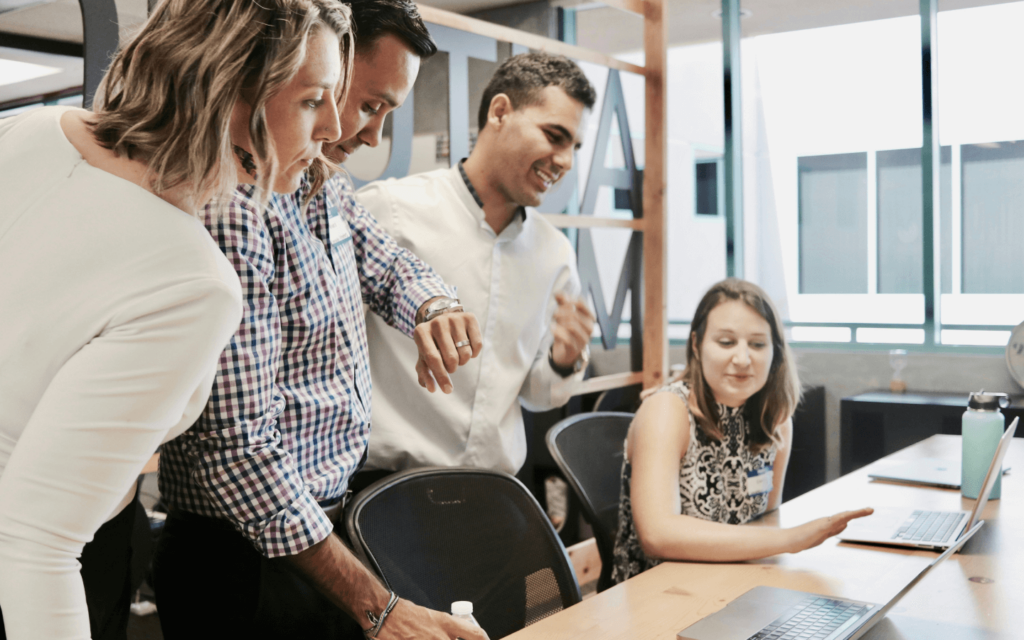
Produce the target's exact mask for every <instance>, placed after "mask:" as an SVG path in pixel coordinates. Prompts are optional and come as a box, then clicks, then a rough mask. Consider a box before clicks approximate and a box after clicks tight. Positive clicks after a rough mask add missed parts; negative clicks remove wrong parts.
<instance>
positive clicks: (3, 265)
mask: <svg viewBox="0 0 1024 640" xmlns="http://www.w3.org/2000/svg"><path fill="white" fill-rule="evenodd" d="M351 50H352V35H351V32H350V28H349V12H348V9H347V8H346V7H345V6H344V5H342V4H341V3H340V2H337V1H336V0H260V2H258V3H257V2H249V1H232V0H165V1H164V2H162V3H161V4H160V6H159V7H157V9H156V10H155V11H154V13H153V15H152V16H151V17H150V19H149V21H148V22H147V23H146V25H145V26H144V27H143V29H142V30H141V31H140V32H139V34H138V35H137V36H135V37H134V38H133V39H132V40H131V41H130V42H128V43H127V45H126V46H125V47H124V48H123V49H122V50H120V51H119V52H118V54H117V56H116V57H115V58H114V60H113V62H112V64H111V68H110V70H109V71H108V74H107V76H106V78H105V79H104V82H103V84H102V85H101V87H100V90H99V91H98V98H97V105H98V106H97V107H96V109H95V111H94V112H89V111H84V110H80V109H68V108H58V107H51V108H42V109H38V110H35V111H32V112H29V113H27V114H23V115H21V116H18V117H15V118H10V119H7V120H2V121H0V202H2V203H3V204H2V206H0V611H2V616H3V618H2V619H3V624H2V625H0V638H3V637H4V636H5V634H6V637H7V638H10V639H12V640H14V639H18V640H22V639H30V638H31V639H39V638H46V639H47V640H62V639H70V638H89V637H90V635H93V636H94V637H97V638H99V637H103V638H116V637H120V638H124V628H125V625H126V623H127V602H120V600H123V598H122V597H121V596H122V595H124V584H125V582H124V581H125V580H127V579H128V578H127V575H124V576H123V578H124V579H123V580H121V579H120V578H119V577H118V576H114V577H113V579H110V578H111V576H110V575H109V574H110V572H111V571H114V570H115V569H116V570H117V571H122V572H123V569H124V568H126V567H127V561H126V557H130V549H129V546H128V540H127V539H124V540H123V544H122V543H121V541H120V540H117V539H112V538H111V539H104V540H103V542H104V545H103V546H104V548H111V547H113V548H114V549H117V550H118V551H117V552H115V553H111V554H110V556H109V557H107V558H103V559H102V560H101V562H102V563H103V564H102V566H101V567H100V570H99V571H98V573H100V574H107V575H106V576H105V578H106V579H105V581H104V583H105V584H104V585H103V586H98V587H95V588H94V585H91V584H85V585H83V580H82V577H81V574H80V571H79V562H78V557H79V555H80V554H81V553H82V550H83V547H84V546H85V545H86V543H89V542H90V541H91V540H93V537H94V535H96V534H97V530H99V535H100V536H101V537H102V536H108V537H109V536H111V535H114V536H117V535H122V536H123V535H124V532H125V531H130V526H128V527H120V528H119V529H118V530H117V531H120V533H118V532H117V531H114V533H110V531H108V530H106V529H102V528H101V526H104V523H108V524H109V523H113V522H115V521H116V519H117V518H118V517H121V518H122V519H123V518H125V514H126V513H127V514H128V515H130V513H129V508H132V507H130V505H132V504H134V503H133V497H134V481H135V478H136V477H137V475H138V474H139V473H140V471H141V470H142V467H143V465H144V464H145V462H146V460H147V459H148V458H149V457H150V455H151V454H152V453H153V451H154V450H155V449H156V448H157V447H158V446H159V445H160V443H161V442H164V441H166V440H168V439H170V438H173V437H174V436H176V435H177V434H179V433H181V432H182V431H183V430H185V429H186V428H187V427H188V426H189V425H191V424H192V422H193V421H194V420H195V418H196V417H197V416H198V415H199V413H200V412H201V410H202V408H203V406H204V405H205V403H206V399H207V397H208V395H209V392H210V386H211V383H212V380H213V374H214V367H215V365H216V362H217V360H218V357H219V355H220V353H221V351H222V350H223V348H224V346H225V344H226V343H227V341H228V339H229V338H230V337H231V335H232V334H233V333H234V331H235V330H236V329H237V327H238V322H239V319H240V317H241V290H240V287H239V283H238V278H237V276H236V275H235V270H234V268H233V267H232V265H231V264H230V263H229V262H228V260H227V259H226V258H225V257H224V254H223V253H222V252H221V251H220V250H219V248H218V247H217V245H216V244H215V243H214V242H213V240H212V239H211V238H210V236H209V234H208V232H207V231H206V229H205V227H204V226H203V224H202V223H201V222H200V221H199V220H198V219H197V218H196V217H195V214H196V211H197V209H199V208H201V207H202V206H203V205H205V204H206V203H207V202H209V201H210V200H211V199H214V200H216V199H218V198H220V197H222V196H223V195H226V194H227V193H228V192H229V191H230V190H233V189H234V188H235V186H236V185H237V183H238V182H240V181H244V182H250V183H255V184H257V185H258V186H259V187H260V188H261V189H260V193H261V194H263V195H264V197H269V193H270V192H271V191H281V192H290V191H293V190H294V189H296V188H297V187H298V184H299V180H300V178H301V176H302V173H303V172H304V171H309V172H310V174H311V176H312V177H313V178H314V180H316V179H322V178H320V177H321V176H326V171H325V168H324V165H323V163H322V160H321V159H320V151H321V146H322V145H323V144H324V143H325V142H331V141H333V140H336V139H338V137H340V128H339V124H338V114H337V107H336V104H337V100H338V98H340V97H342V96H343V91H342V89H343V88H344V87H346V86H347V84H348V75H349V69H350V60H349V59H350V52H351ZM126 506H128V508H126ZM98 540H99V538H97V541H98ZM101 590H102V591H105V592H104V593H99V592H98V591H101ZM87 591H88V605H87ZM104 603H105V604H104ZM111 603H114V604H113V605H111ZM90 623H91V630H90Z"/></svg>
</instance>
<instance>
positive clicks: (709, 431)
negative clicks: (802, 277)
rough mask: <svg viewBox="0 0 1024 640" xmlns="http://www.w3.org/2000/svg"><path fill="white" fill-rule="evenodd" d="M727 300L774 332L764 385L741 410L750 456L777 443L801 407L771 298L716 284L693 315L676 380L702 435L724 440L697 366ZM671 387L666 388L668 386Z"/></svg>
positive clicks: (749, 288) (734, 282) (752, 289)
mask: <svg viewBox="0 0 1024 640" xmlns="http://www.w3.org/2000/svg"><path fill="white" fill-rule="evenodd" d="M729 300H740V301H742V302H743V303H745V304H746V305H747V306H748V307H750V308H751V309H753V310H754V311H755V312H756V313H757V314H758V315H759V316H761V317H762V318H764V319H765V321H766V322H767V323H768V326H769V327H771V332H772V363H771V366H770V367H769V369H768V380H767V381H765V384H764V386H763V387H762V388H761V389H759V390H758V392H757V393H755V394H754V395H752V396H751V397H750V398H749V399H747V402H746V403H745V404H744V406H743V410H744V415H745V417H746V418H747V425H748V433H747V436H748V441H749V442H750V448H751V449H752V450H755V451H756V450H759V449H762V448H763V447H765V446H767V445H768V443H769V442H775V443H778V442H779V435H778V427H779V425H780V424H782V423H783V422H785V421H786V420H788V419H789V418H791V417H792V416H793V412H794V411H796V407H797V405H798V404H799V403H800V395H801V388H800V378H799V376H798V375H797V371H796V363H795V362H794V360H793V352H792V351H791V350H790V348H789V344H788V343H787V342H786V334H785V332H784V331H783V325H782V319H781V318H780V317H779V312H778V310H777V309H776V308H775V305H774V304H772V301H771V298H769V297H768V294H767V293H765V292H764V290H763V289H761V287H759V286H757V285H756V284H754V283H752V282H747V281H746V280H739V279H737V278H729V279H727V280H722V281H721V282H719V283H717V284H715V285H714V286H712V287H711V288H710V289H708V292H707V293H705V294H704V297H703V298H701V301H700V303H699V304H698V305H697V311H696V312H694V314H693V322H692V323H691V325H690V327H691V331H692V332H691V334H690V341H689V343H688V344H687V349H686V369H685V370H684V371H682V372H681V374H679V375H677V376H674V377H673V380H672V381H674V380H683V381H685V382H686V384H687V386H689V387H690V404H691V410H692V411H693V417H694V418H696V419H697V427H698V428H699V429H700V430H701V431H702V432H704V435H706V436H708V437H709V438H712V439H715V440H721V439H722V432H721V431H720V430H719V428H718V420H719V418H720V416H719V415H718V403H717V402H716V401H715V396H714V393H713V392H712V390H711V387H709V386H708V384H707V381H706V380H705V379H704V369H703V367H702V366H701V362H700V348H701V345H702V344H703V342H704V334H705V332H706V331H707V328H708V315H709V314H710V313H711V310H712V309H714V308H715V307H717V306H718V305H720V304H722V303H723V302H726V301H729ZM672 381H670V382H672Z"/></svg>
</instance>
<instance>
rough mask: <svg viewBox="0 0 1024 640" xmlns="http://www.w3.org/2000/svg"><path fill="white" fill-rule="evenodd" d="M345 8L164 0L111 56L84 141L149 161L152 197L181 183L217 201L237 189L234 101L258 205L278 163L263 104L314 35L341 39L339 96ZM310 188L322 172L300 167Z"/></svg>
mask: <svg viewBox="0 0 1024 640" xmlns="http://www.w3.org/2000/svg"><path fill="white" fill-rule="evenodd" d="M350 15H351V13H350V11H349V9H348V7H346V6H345V5H344V4H343V3H342V2H340V1H339V0H258V1H257V0H163V1H162V2H161V3H160V4H159V5H158V6H157V7H156V9H155V10H154V11H153V14H152V15H151V16H150V18H149V20H148V21H147V22H146V24H145V25H144V26H143V27H142V29H141V30H140V31H139V32H138V34H136V35H135V37H133V38H132V39H131V40H130V41H129V42H128V43H127V44H126V45H125V46H124V47H123V48H121V49H120V50H119V51H118V53H117V54H116V55H115V56H114V59H113V62H112V63H111V65H110V68H109V70H108V71H107V74H106V76H104V78H103V81H102V83H101V84H100V87H99V90H98V91H97V97H96V103H95V105H94V111H95V113H96V115H97V118H96V124H95V125H94V126H93V129H92V130H93V135H94V136H95V137H96V140H97V142H99V144H101V145H103V146H104V147H106V148H108V149H111V150H113V151H114V152H115V153H117V154H118V155H119V156H122V157H128V158H131V159H138V160H141V161H143V162H145V163H146V164H147V165H148V168H149V170H148V174H147V179H148V181H149V184H150V185H151V187H152V189H153V190H154V191H155V192H156V193H161V192H164V191H167V190H168V189H171V188H174V187H176V186H179V185H186V187H187V189H188V190H189V195H190V196H191V197H192V199H193V201H195V202H196V204H197V206H199V207H201V206H202V205H203V204H204V203H202V202H198V197H199V196H200V194H212V199H213V200H214V201H218V200H225V199H226V197H227V196H229V195H230V193H231V192H232V191H233V190H234V188H235V186H236V185H237V183H238V179H237V172H236V162H235V156H234V151H233V147H232V143H231V138H230V134H229V125H230V122H231V114H232V110H233V109H234V106H235V104H236V103H237V102H238V101H239V100H244V101H245V102H246V103H247V104H248V105H249V106H250V107H251V109H252V112H251V113H252V115H251V116H250V118H249V135H250V138H251V140H252V146H253V148H252V149H251V150H250V151H252V153H253V154H254V155H255V156H256V159H257V161H258V163H259V167H260V170H259V172H258V179H257V187H258V189H257V193H258V197H259V198H260V200H261V205H265V204H266V200H267V199H268V198H269V194H270V193H271V187H272V185H273V184H274V178H275V177H276V174H277V171H278V167H277V166H276V163H275V162H274V159H273V154H274V149H273V141H272V138H271V136H270V131H269V128H268V126H267V121H266V105H267V101H268V100H269V99H270V98H271V97H273V96H274V95H275V94H276V93H277V92H279V91H280V90H281V88H282V87H284V85H286V84H287V83H288V82H289V81H291V79H292V78H293V77H294V76H295V74H296V73H297V72H298V70H299V68H300V67H301V65H302V62H303V60H304V59H305V55H306V45H307V43H308V41H309V37H310V35H311V34H312V33H313V31H314V30H315V29H318V28H328V29H331V30H333V31H334V32H335V33H336V34H337V36H338V38H339V40H340V41H341V49H342V51H341V53H342V62H343V64H342V67H343V69H344V70H345V73H344V76H343V77H342V82H341V83H340V93H341V95H339V96H336V97H337V98H338V99H339V100H344V98H345V94H346V93H347V91H348V85H349V82H350V79H351V76H352V73H351V69H352V53H353V47H354V43H353V36H352V27H351V19H350ZM309 172H310V177H311V179H312V181H313V183H314V186H315V190H314V193H315V192H316V191H319V189H320V187H321V186H323V183H324V181H326V179H327V177H328V175H329V170H328V168H327V167H326V166H325V165H324V162H323V160H322V158H318V159H317V160H315V161H314V163H313V165H312V166H311V167H310V169H309Z"/></svg>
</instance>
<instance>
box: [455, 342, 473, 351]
mask: <svg viewBox="0 0 1024 640" xmlns="http://www.w3.org/2000/svg"><path fill="white" fill-rule="evenodd" d="M469 344H470V343H469V340H459V341H458V342H456V343H455V348H456V349H461V348H462V347H468V346H469Z"/></svg>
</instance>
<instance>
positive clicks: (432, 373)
mask: <svg viewBox="0 0 1024 640" xmlns="http://www.w3.org/2000/svg"><path fill="white" fill-rule="evenodd" d="M413 339H414V340H416V348H417V349H418V350H419V352H420V357H419V359H418V360H417V361H416V377H417V379H419V382H420V386H421V387H423V388H425V389H426V390H427V391H429V392H430V393H434V389H435V385H434V380H437V384H438V385H440V387H441V390H442V391H444V392H445V393H451V392H452V381H451V378H449V377H448V374H449V373H455V370H456V369H458V368H459V367H461V366H462V365H464V364H466V363H467V362H469V359H470V358H475V357H477V356H478V355H480V349H481V348H483V338H482V337H481V336H480V325H479V324H478V323H477V321H476V316H474V315H473V314H472V313H464V312H461V311H456V312H454V313H443V314H441V315H439V316H437V317H436V318H434V319H433V320H429V321H427V322H421V323H420V324H418V325H416V330H415V331H413ZM457 344H458V345H461V346H459V347H456V346H455V345H457ZM467 640H468V639H467Z"/></svg>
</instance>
